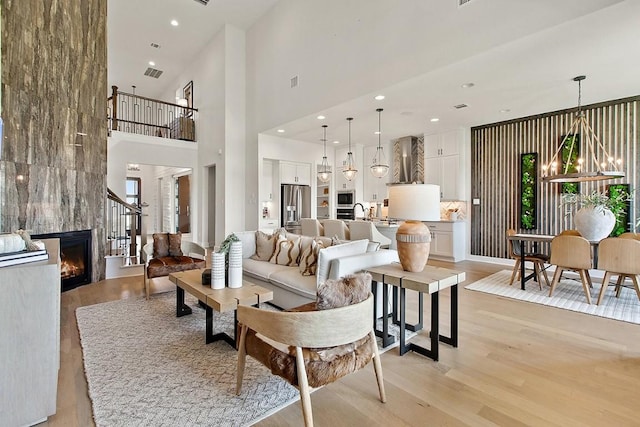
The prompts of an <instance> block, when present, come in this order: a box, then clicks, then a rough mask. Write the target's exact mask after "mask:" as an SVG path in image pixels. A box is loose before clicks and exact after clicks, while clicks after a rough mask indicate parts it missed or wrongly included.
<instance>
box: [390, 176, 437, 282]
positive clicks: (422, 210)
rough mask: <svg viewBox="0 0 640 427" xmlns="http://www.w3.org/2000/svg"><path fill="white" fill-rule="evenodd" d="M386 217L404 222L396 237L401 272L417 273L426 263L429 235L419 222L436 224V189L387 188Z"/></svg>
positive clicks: (414, 186)
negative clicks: (387, 206) (387, 208)
mask: <svg viewBox="0 0 640 427" xmlns="http://www.w3.org/2000/svg"><path fill="white" fill-rule="evenodd" d="M389 217H390V218H396V219H403V220H405V221H404V222H403V223H402V224H401V225H400V227H399V228H398V232H397V233H396V241H397V244H398V257H399V258H400V263H401V264H402V268H403V269H404V270H405V271H413V272H421V271H422V270H423V269H424V266H425V265H426V264H427V259H429V249H430V247H431V232H430V231H429V227H427V226H426V225H425V224H423V223H422V221H440V186H439V185H433V184H396V185H391V186H390V187H389Z"/></svg>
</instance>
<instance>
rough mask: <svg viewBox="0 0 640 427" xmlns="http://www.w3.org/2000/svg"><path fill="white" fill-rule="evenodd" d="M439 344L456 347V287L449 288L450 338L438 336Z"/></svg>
mask: <svg viewBox="0 0 640 427" xmlns="http://www.w3.org/2000/svg"><path fill="white" fill-rule="evenodd" d="M440 342H443V343H445V344H449V345H451V346H453V347H458V285H453V286H452V287H451V336H450V337H446V336H444V335H440Z"/></svg>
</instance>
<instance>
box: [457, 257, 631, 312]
mask: <svg viewBox="0 0 640 427" xmlns="http://www.w3.org/2000/svg"><path fill="white" fill-rule="evenodd" d="M510 278H511V270H502V271H499V272H497V273H494V274H492V275H491V276H488V277H485V278H484V279H482V280H478V281H477V282H473V283H471V284H470V285H467V286H465V289H470V290H472V291H480V292H486V293H489V294H494V295H500V296H503V297H507V298H513V299H517V300H521V301H527V302H533V303H536V304H543V305H548V306H551V307H557V308H563V309H566V310H572V311H578V312H580V313H586V314H592V315H594V316H600V317H606V318H609V319H615V320H623V321H625V322H630V323H638V324H640V300H638V296H637V295H636V292H635V290H633V289H630V288H623V289H622V291H621V292H620V298H616V297H615V293H614V290H613V289H614V288H613V286H610V287H609V288H608V289H607V291H606V293H605V295H604V298H603V300H602V304H600V305H596V304H595V302H596V301H597V299H598V293H599V292H600V283H595V282H594V284H593V289H592V290H591V301H592V302H593V304H587V301H586V297H585V295H584V291H583V290H582V284H581V283H580V282H579V281H575V280H571V279H562V280H561V281H560V283H559V284H558V285H557V286H556V289H555V291H553V296H552V297H549V287H547V286H546V285H543V286H542V290H540V289H539V288H538V285H537V283H535V282H533V281H529V282H527V287H526V290H524V291H523V290H521V289H520V282H519V281H514V283H513V286H509V280H510ZM549 280H551V277H549Z"/></svg>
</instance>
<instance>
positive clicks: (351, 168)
mask: <svg viewBox="0 0 640 427" xmlns="http://www.w3.org/2000/svg"><path fill="white" fill-rule="evenodd" d="M352 120H353V117H348V118H347V121H348V122H349V152H348V153H347V165H346V166H345V167H344V168H343V169H342V173H343V174H344V177H345V178H346V179H347V181H352V180H353V179H354V178H355V177H356V175H357V174H358V169H356V167H355V165H354V163H355V162H354V161H353V153H352V152H351V121H352Z"/></svg>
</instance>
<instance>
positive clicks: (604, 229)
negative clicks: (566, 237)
mask: <svg viewBox="0 0 640 427" xmlns="http://www.w3.org/2000/svg"><path fill="white" fill-rule="evenodd" d="M574 220H575V224H576V230H578V231H579V232H580V234H582V237H584V238H585V239H587V240H591V241H600V240H602V239H604V238H606V237H608V236H609V234H611V230H613V227H615V225H616V217H615V215H614V214H613V212H611V211H610V210H609V209H606V208H603V207H601V206H595V207H591V206H590V207H584V208H582V209H580V210H578V212H576V215H575V217H574Z"/></svg>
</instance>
